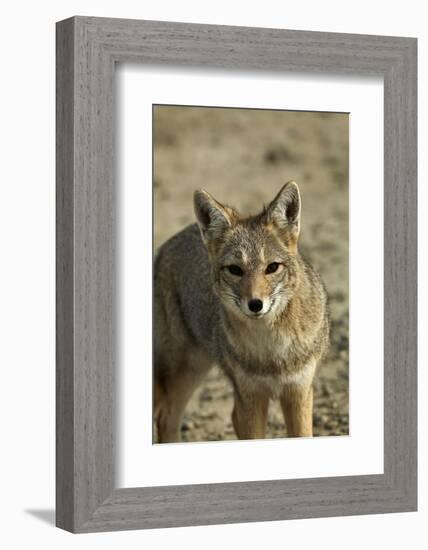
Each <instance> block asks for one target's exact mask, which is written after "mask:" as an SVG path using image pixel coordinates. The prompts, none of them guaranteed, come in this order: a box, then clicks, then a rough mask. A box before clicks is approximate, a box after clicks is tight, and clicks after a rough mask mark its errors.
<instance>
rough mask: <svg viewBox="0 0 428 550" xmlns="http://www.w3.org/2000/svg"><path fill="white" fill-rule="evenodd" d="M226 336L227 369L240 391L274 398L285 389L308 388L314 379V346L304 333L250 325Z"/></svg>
mask: <svg viewBox="0 0 428 550" xmlns="http://www.w3.org/2000/svg"><path fill="white" fill-rule="evenodd" d="M224 336H225V338H226V339H227V342H228V346H227V349H228V352H229V353H227V354H226V357H223V365H224V366H225V369H226V371H227V372H228V374H229V376H230V377H231V378H232V379H234V380H235V381H236V383H237V384H238V385H239V386H240V387H242V386H243V385H244V386H246V387H247V388H248V390H251V391H261V392H263V393H269V394H270V395H272V396H273V397H274V396H276V395H277V394H279V393H280V392H281V389H282V387H283V386H284V385H286V384H304V383H306V381H307V380H308V379H312V377H313V375H314V371H315V366H316V361H315V355H314V353H313V352H312V351H313V350H312V348H313V345H312V344H313V342H311V341H310V340H311V338H310V337H309V335H306V334H305V333H304V331H298V330H293V329H292V328H289V327H287V326H284V325H280V326H272V325H271V324H269V323H265V322H254V321H249V322H247V323H242V324H239V325H238V326H236V325H235V326H234V327H233V328H231V329H230V330H227V331H225V333H224Z"/></svg>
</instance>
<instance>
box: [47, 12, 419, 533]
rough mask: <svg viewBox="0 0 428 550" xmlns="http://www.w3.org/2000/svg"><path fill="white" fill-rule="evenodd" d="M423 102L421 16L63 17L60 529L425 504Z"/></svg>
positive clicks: (342, 512)
mask: <svg viewBox="0 0 428 550" xmlns="http://www.w3.org/2000/svg"><path fill="white" fill-rule="evenodd" d="M416 113H417V111H416V40H415V39H413V38H402V37H384V36H365V35H346V34H333V33H319V32H306V31H290V30H278V29H257V28H241V27H226V26H211V25H195V24H183V23H169V22H153V21H134V20H120V19H102V18H91V17H89V18H88V17H73V18H71V19H67V20H65V21H61V22H59V23H58V24H57V525H58V526H59V527H61V528H64V529H67V530H69V531H72V532H93V531H105V530H120V529H140V528H159V527H169V526H185V525H204V524H214V523H233V522H249V521H270V520H280V519H289V518H309V517H320V516H336V515H351V514H368V513H385V512H403V511H413V510H416V506H417V454H416V448H417V447H416V443H417V432H416V335H417V332H416V146H417V143H416ZM171 465H174V466H173V467H172V466H171Z"/></svg>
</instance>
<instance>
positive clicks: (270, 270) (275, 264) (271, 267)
mask: <svg viewBox="0 0 428 550" xmlns="http://www.w3.org/2000/svg"><path fill="white" fill-rule="evenodd" d="M278 267H279V263H278V262H272V263H271V264H269V265H268V266H267V268H266V271H265V273H267V274H268V275H269V274H270V273H275V271H278Z"/></svg>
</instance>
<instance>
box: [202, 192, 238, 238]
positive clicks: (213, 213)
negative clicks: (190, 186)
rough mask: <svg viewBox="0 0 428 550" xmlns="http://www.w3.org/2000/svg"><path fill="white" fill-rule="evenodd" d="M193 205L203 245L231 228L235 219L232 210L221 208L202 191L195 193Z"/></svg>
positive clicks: (212, 198) (220, 205) (225, 207)
mask: <svg viewBox="0 0 428 550" xmlns="http://www.w3.org/2000/svg"><path fill="white" fill-rule="evenodd" d="M193 205H194V209H195V214H196V219H197V221H198V224H199V228H200V230H201V235H202V239H203V240H204V242H205V243H207V242H209V241H211V240H214V239H218V238H219V237H221V236H222V235H223V233H224V232H225V231H226V230H227V229H229V228H230V227H231V226H232V223H233V221H234V219H235V217H236V212H235V211H234V210H232V208H229V207H228V206H223V205H222V204H220V203H219V202H217V201H216V200H215V198H214V197H212V196H211V195H210V194H209V193H207V191H204V190H203V189H200V190H197V191H195V193H194V195H193Z"/></svg>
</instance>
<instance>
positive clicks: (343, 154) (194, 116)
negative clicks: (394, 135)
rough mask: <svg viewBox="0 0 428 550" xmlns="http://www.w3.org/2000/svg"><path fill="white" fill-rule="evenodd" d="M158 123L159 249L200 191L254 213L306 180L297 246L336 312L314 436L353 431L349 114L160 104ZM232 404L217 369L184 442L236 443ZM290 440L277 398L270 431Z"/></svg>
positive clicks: (319, 381) (192, 410) (196, 400)
mask: <svg viewBox="0 0 428 550" xmlns="http://www.w3.org/2000/svg"><path fill="white" fill-rule="evenodd" d="M153 122H154V239H155V247H156V248H157V247H158V246H159V245H161V244H162V243H163V242H164V241H165V240H167V239H168V238H169V237H170V236H172V235H173V234H174V233H176V232H177V231H179V230H180V229H182V228H183V227H184V226H186V225H187V224H189V223H193V222H194V221H195V220H194V214H193V207H192V194H193V191H194V190H195V189H197V188H204V189H206V190H207V191H209V192H210V193H211V194H213V195H214V197H216V198H217V199H218V200H219V201H220V202H226V203H228V204H230V205H232V206H234V207H236V208H237V209H238V210H239V211H240V212H242V213H243V214H248V213H255V212H257V211H258V210H259V209H260V208H261V206H262V204H267V203H268V202H269V201H270V200H271V199H272V198H273V197H274V195H275V194H276V193H277V192H278V190H279V189H280V187H281V186H282V185H283V184H284V183H285V182H286V181H288V180H290V179H293V180H295V181H297V183H298V184H299V187H300V191H301V195H302V232H301V237H300V249H301V251H302V253H303V254H304V255H305V257H306V258H307V259H308V260H309V261H310V262H311V263H312V264H313V265H314V266H315V268H316V269H317V270H318V271H319V273H320V274H321V276H322V278H323V280H324V282H325V285H326V288H327V292H328V295H329V304H330V316H331V346H330V349H329V352H328V355H327V357H326V358H325V359H324V361H323V362H322V363H321V364H320V365H319V367H318V372H317V376H316V380H315V401H314V435H315V436H325V435H344V434H348V431H349V415H348V406H349V387H348V115H347V114H340V113H312V112H290V111H263V110H245V109H218V108H189V107H184V108H183V107H169V106H156V107H155V108H154V118H153ZM232 405H233V395H232V388H231V385H230V383H229V381H228V380H227V379H226V378H225V376H224V375H223V374H222V372H221V371H220V370H219V369H218V368H214V369H213V370H212V371H211V372H210V374H209V375H208V377H207V378H206V380H205V382H204V383H203V384H202V385H201V386H200V388H199V389H198V390H197V391H196V392H195V394H194V396H193V397H192V399H191V401H190V402H189V405H188V407H187V410H186V414H185V417H184V421H183V426H182V436H183V440H184V441H217V440H223V439H235V434H234V431H233V428H232V424H231V419H230V415H231V411H232ZM285 436H286V429H285V426H284V421H283V418H282V415H281V411H280V407H279V404H278V403H277V402H272V403H271V406H270V408H269V419H268V428H267V437H269V438H275V437H285Z"/></svg>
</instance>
